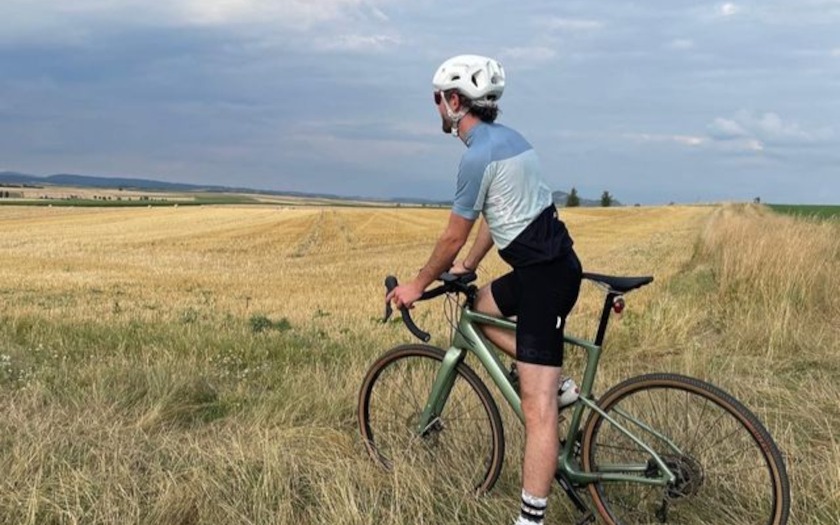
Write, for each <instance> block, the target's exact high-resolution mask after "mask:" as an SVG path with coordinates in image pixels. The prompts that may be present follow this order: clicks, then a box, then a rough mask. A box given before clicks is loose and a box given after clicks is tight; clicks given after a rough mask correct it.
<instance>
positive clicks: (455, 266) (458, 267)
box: [449, 261, 475, 275]
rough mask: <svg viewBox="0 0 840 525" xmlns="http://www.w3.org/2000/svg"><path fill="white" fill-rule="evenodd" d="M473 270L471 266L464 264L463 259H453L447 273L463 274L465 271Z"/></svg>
mask: <svg viewBox="0 0 840 525" xmlns="http://www.w3.org/2000/svg"><path fill="white" fill-rule="evenodd" d="M474 271H475V270H473V269H471V268H467V267H466V266H465V265H464V261H455V262H454V263H452V268H450V269H449V273H451V274H452V275H464V274H466V273H470V272H474Z"/></svg>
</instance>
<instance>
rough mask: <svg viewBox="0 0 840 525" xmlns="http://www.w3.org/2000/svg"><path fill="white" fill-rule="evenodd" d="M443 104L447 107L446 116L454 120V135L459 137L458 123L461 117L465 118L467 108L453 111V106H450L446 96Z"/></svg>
mask: <svg viewBox="0 0 840 525" xmlns="http://www.w3.org/2000/svg"><path fill="white" fill-rule="evenodd" d="M441 95H442V94H441ZM443 106H444V107H445V108H446V116H447V117H449V120H451V121H452V131H451V133H452V136H453V137H458V124H459V123H460V122H461V119H462V118H464V116H466V114H467V109H466V108H464V109H462V110H461V111H458V112H457V113H456V112H455V111H452V108H451V107H449V101H448V100H446V97H445V96H444V97H443Z"/></svg>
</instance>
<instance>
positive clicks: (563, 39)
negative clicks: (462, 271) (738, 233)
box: [0, 0, 840, 204]
mask: <svg viewBox="0 0 840 525" xmlns="http://www.w3.org/2000/svg"><path fill="white" fill-rule="evenodd" d="M838 28H840V0H752V1H747V0H744V1H738V0H736V1H733V2H707V1H703V0H700V1H681V0H667V1H665V0H647V1H645V2H618V1H613V0H602V1H598V2H593V1H591V0H567V1H562V2H558V1H556V0H518V1H516V2H513V1H510V0H484V1H482V2H469V1H468V2H451V1H443V0H170V1H167V2H149V1H148V0H72V1H71V0H2V3H0V136H2V140H0V171H3V170H12V171H21V172H26V173H32V174H36V175H47V174H52V173H84V174H90V175H108V176H130V177H143V178H153V179H159V180H166V181H178V182H190V183H200V184H204V183H206V184H223V185H245V186H250V187H254V188H261V189H275V190H294V191H308V192H323V193H332V194H339V195H348V196H350V195H359V196H370V197H395V196H411V197H426V198H435V199H448V198H451V196H452V194H453V191H454V179H455V174H456V169H457V164H458V159H459V158H460V155H461V154H462V152H463V145H462V144H461V143H460V142H459V141H457V140H454V139H452V138H451V137H448V136H446V135H444V134H443V133H441V131H440V123H439V119H438V116H437V113H436V110H435V107H434V106H433V102H432V96H431V93H432V89H431V77H432V74H433V73H434V70H435V69H436V67H437V66H438V65H439V64H440V62H442V61H443V60H444V59H446V58H448V57H449V56H451V55H454V54H461V53H477V54H485V55H490V56H494V57H497V58H498V59H499V60H500V61H502V63H503V64H504V66H505V69H506V71H507V74H508V84H507V90H506V91H505V95H504V97H503V99H502V101H501V102H502V104H501V105H502V110H503V115H502V117H501V118H500V122H502V123H505V124H508V125H510V126H513V127H515V128H517V129H518V130H520V131H521V132H522V133H523V134H524V135H525V136H526V137H527V138H528V139H529V140H530V141H531V142H532V144H533V145H534V146H535V148H536V149H537V151H538V153H539V154H540V156H541V158H542V163H543V169H544V172H545V175H546V178H547V179H548V181H549V182H550V184H551V185H552V186H553V187H554V188H555V189H558V190H566V191H568V190H569V189H570V188H571V187H573V186H574V187H576V188H577V189H578V191H579V193H580V194H581V195H583V196H585V197H593V198H597V197H598V196H600V194H601V192H603V191H604V190H609V191H610V192H611V193H612V194H613V195H614V196H616V197H617V198H618V199H619V200H621V201H623V202H625V203H642V204H656V203H665V202H671V201H675V202H705V201H717V200H747V199H752V198H753V197H756V196H760V197H761V198H762V199H763V200H765V201H769V202H791V203H804V202H808V203H840V96H838V95H839V94H840V29H838Z"/></svg>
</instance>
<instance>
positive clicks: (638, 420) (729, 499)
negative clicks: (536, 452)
mask: <svg viewBox="0 0 840 525" xmlns="http://www.w3.org/2000/svg"><path fill="white" fill-rule="evenodd" d="M598 405H599V406H600V407H601V409H603V410H604V411H605V412H606V413H607V414H609V415H610V417H612V418H613V419H615V420H616V421H617V422H618V423H619V424H621V425H622V426H624V427H625V428H627V429H628V430H630V431H631V432H632V433H633V434H634V435H635V436H637V437H638V438H640V439H641V441H643V442H644V443H645V444H647V445H648V446H649V447H651V448H652V449H653V450H655V451H656V453H657V454H658V455H659V456H660V457H661V458H662V459H663V461H664V463H665V465H666V466H667V467H668V469H669V470H670V471H671V472H672V473H673V474H674V475H675V477H676V480H675V481H674V482H672V483H670V484H668V485H667V486H665V487H662V486H656V485H646V484H642V483H638V482H635V483H634V482H607V481H603V482H600V483H593V484H592V485H590V486H589V492H590V494H591V496H592V499H593V501H594V503H595V506H596V508H597V510H598V512H599V514H600V515H601V517H602V518H603V519H604V521H605V522H606V523H608V524H610V525H641V524H646V523H677V524H685V525H688V524H691V525H695V524H696V525H701V524H702V525H722V524H726V525H784V524H785V523H786V522H787V519H788V514H789V512H790V485H789V483H788V478H787V474H786V472H785V465H784V462H783V461H782V456H781V454H780V453H779V450H778V448H777V447H776V444H775V443H774V442H773V439H772V438H771V437H770V434H769V433H768V432H767V430H766V429H765V428H764V426H762V424H761V422H759V420H758V418H757V417H756V416H755V415H753V414H752V413H751V412H750V411H749V410H748V409H747V408H745V407H744V406H743V405H742V404H741V403H740V402H739V401H737V400H736V399H734V398H733V397H732V396H730V395H729V394H727V393H726V392H724V391H722V390H721V389H719V388H717V387H715V386H713V385H710V384H708V383H705V382H703V381H700V380H697V379H693V378H689V377H684V376H679V375H675V374H651V375H645V376H639V377H635V378H632V379H628V380H627V381H624V382H622V383H619V384H618V385H616V386H614V387H613V388H611V389H610V390H609V391H608V392H607V393H606V394H604V395H603V396H602V397H601V399H600V400H599V402H598ZM645 427H647V428H645ZM581 456H582V462H583V470H585V471H587V472H596V473H597V472H607V471H611V472H618V473H624V474H633V475H636V476H647V477H650V478H656V477H659V476H661V475H662V473H661V472H660V468H659V467H658V466H657V464H656V462H654V461H653V460H652V459H651V457H650V455H649V454H648V453H647V452H645V451H644V450H643V449H642V448H641V447H640V446H639V445H637V444H636V443H634V442H633V441H632V440H631V439H630V438H629V437H627V435H625V434H624V433H622V432H621V431H620V430H618V428H616V426H615V425H613V424H612V423H610V422H609V421H607V420H606V419H605V418H604V417H603V416H601V415H600V414H598V413H597V412H593V413H592V414H591V415H590V417H589V419H588V420H587V423H586V426H585V428H584V432H583V441H582V444H581ZM623 469H626V471H624V472H622V470H623Z"/></svg>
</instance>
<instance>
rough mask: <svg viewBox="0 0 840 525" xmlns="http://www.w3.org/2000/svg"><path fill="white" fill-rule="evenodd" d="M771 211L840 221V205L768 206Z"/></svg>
mask: <svg viewBox="0 0 840 525" xmlns="http://www.w3.org/2000/svg"><path fill="white" fill-rule="evenodd" d="M768 206H769V207H770V209H771V210H773V211H775V212H776V213H783V214H786V215H796V216H798V217H809V218H814V219H840V205H819V204H768Z"/></svg>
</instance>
